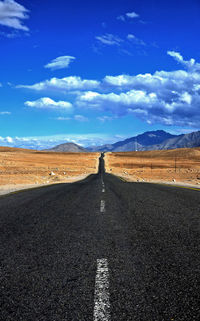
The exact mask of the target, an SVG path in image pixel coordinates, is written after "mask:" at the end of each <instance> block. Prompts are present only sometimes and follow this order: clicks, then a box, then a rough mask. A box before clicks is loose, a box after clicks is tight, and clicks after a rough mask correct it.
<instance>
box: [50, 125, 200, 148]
mask: <svg viewBox="0 0 200 321" xmlns="http://www.w3.org/2000/svg"><path fill="white" fill-rule="evenodd" d="M192 147H200V131H197V132H192V133H190V134H181V135H172V134H170V133H167V132H165V131H163V130H156V131H149V132H145V133H143V134H141V135H138V136H134V137H131V138H128V139H125V140H123V141H119V142H116V143H114V144H107V145H102V146H94V147H87V148H83V147H81V146H79V145H77V144H74V143H64V144H61V145H58V146H55V147H53V148H51V149H49V150H48V151H51V152H79V153H80V152H82V153H87V152H128V151H145V150H164V149H175V148H192Z"/></svg>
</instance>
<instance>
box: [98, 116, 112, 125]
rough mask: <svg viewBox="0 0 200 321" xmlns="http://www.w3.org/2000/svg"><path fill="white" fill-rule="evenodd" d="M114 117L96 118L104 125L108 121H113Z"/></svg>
mask: <svg viewBox="0 0 200 321" xmlns="http://www.w3.org/2000/svg"><path fill="white" fill-rule="evenodd" d="M114 118H116V117H111V116H100V117H97V119H98V120H100V121H101V122H102V123H104V122H105V121H109V120H113V119H114Z"/></svg>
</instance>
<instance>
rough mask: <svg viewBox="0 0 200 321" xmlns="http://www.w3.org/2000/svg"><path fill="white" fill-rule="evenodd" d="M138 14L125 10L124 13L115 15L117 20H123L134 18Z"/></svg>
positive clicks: (137, 16)
mask: <svg viewBox="0 0 200 321" xmlns="http://www.w3.org/2000/svg"><path fill="white" fill-rule="evenodd" d="M139 16H140V15H139V14H138V13H136V12H134V11H133V12H127V13H126V14H125V15H120V16H118V17H117V20H121V21H123V22H125V21H126V20H127V19H135V18H139Z"/></svg>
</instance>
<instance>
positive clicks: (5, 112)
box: [0, 111, 11, 115]
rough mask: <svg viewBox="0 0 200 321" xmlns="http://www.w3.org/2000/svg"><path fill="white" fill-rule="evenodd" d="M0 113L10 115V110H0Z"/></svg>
mask: <svg viewBox="0 0 200 321" xmlns="http://www.w3.org/2000/svg"><path fill="white" fill-rule="evenodd" d="M0 115H11V112H10V111H0Z"/></svg>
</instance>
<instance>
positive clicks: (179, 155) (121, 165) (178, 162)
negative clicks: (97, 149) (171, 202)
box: [105, 148, 200, 187]
mask: <svg viewBox="0 0 200 321" xmlns="http://www.w3.org/2000/svg"><path fill="white" fill-rule="evenodd" d="M105 164H106V171H107V172H108V173H112V174H114V175H117V176H120V177H122V178H124V179H125V180H127V181H132V182H154V183H167V184H174V185H181V186H194V187H198V186H199V187H200V148H183V149H174V150H164V151H147V152H124V153H106V155H105Z"/></svg>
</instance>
